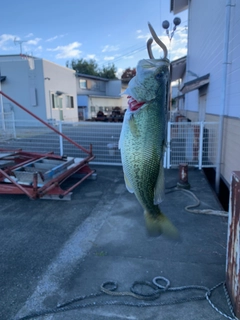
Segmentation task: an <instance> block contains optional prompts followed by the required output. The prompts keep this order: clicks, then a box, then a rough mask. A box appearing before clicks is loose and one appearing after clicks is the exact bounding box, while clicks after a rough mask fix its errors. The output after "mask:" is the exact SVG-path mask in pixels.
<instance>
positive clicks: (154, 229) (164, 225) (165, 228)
mask: <svg viewBox="0 0 240 320" xmlns="http://www.w3.org/2000/svg"><path fill="white" fill-rule="evenodd" d="M144 216H145V222H146V227H147V231H148V234H149V236H151V237H157V236H159V235H161V234H163V235H165V236H167V237H168V238H171V239H178V238H179V233H178V230H177V228H175V227H174V225H173V224H172V223H171V221H170V220H168V218H167V217H166V216H165V215H164V214H162V213H160V214H158V215H156V216H155V215H152V214H151V213H149V212H147V211H144Z"/></svg>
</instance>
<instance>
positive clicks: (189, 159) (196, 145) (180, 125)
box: [166, 122, 218, 169]
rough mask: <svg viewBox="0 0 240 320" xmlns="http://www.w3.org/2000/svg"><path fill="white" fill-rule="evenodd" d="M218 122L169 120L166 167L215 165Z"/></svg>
mask: <svg viewBox="0 0 240 320" xmlns="http://www.w3.org/2000/svg"><path fill="white" fill-rule="evenodd" d="M217 148H218V122H168V138H167V155H166V163H167V165H166V167H167V168H170V167H175V166H178V165H179V163H187V164H188V165H189V166H194V167H198V168H199V169H201V168H203V167H215V166H216V157H217Z"/></svg>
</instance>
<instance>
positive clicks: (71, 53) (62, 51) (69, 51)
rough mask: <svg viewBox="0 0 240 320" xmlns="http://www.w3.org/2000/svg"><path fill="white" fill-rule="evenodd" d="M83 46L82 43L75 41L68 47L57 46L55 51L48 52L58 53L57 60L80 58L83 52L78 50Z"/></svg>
mask: <svg viewBox="0 0 240 320" xmlns="http://www.w3.org/2000/svg"><path fill="white" fill-rule="evenodd" d="M81 45H82V44H81V43H79V42H77V41H75V42H72V43H69V44H68V45H66V46H57V47H56V48H54V49H47V51H58V54H57V55H56V58H57V59H66V58H78V57H79V55H80V54H81V51H80V50H79V49H78V48H79V47H80V46H81Z"/></svg>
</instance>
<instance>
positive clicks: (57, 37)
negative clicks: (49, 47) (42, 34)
mask: <svg viewBox="0 0 240 320" xmlns="http://www.w3.org/2000/svg"><path fill="white" fill-rule="evenodd" d="M64 36H65V35H64V34H60V35H57V36H54V37H52V38H49V39H47V40H46V42H52V41H54V40H56V39H59V38H63V37H64Z"/></svg>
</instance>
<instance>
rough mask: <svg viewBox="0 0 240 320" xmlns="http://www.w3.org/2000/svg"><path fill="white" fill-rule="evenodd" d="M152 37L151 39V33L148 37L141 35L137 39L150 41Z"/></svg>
mask: <svg viewBox="0 0 240 320" xmlns="http://www.w3.org/2000/svg"><path fill="white" fill-rule="evenodd" d="M150 37H151V36H150V34H149V33H148V34H146V35H144V34H140V35H138V36H137V39H145V40H148V39H149V38H150Z"/></svg>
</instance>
